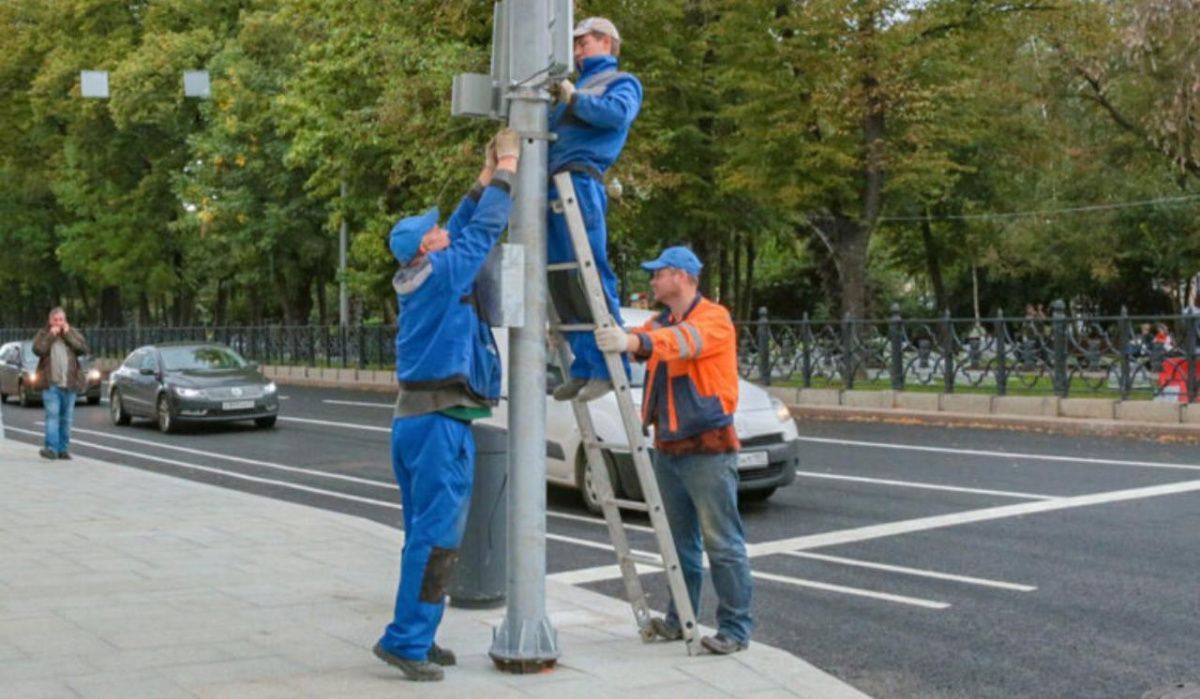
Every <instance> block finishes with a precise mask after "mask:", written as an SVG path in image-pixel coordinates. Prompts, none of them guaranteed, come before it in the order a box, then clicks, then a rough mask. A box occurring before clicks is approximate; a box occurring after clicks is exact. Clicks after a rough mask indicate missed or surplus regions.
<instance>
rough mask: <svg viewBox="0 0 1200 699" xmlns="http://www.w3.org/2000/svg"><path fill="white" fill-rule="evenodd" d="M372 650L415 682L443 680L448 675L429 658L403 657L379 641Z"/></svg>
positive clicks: (377, 656) (376, 655)
mask: <svg viewBox="0 0 1200 699" xmlns="http://www.w3.org/2000/svg"><path fill="white" fill-rule="evenodd" d="M371 650H372V651H373V652H374V653H375V657H376V658H379V659H380V660H382V661H383V662H385V663H387V664H388V665H391V666H392V667H394V668H399V670H400V672H403V673H404V676H405V677H407V678H408V679H409V680H412V681H413V682H441V681H442V679H443V678H445V676H446V673H444V672H442V668H440V667H438V666H437V665H434V664H433V663H431V662H429V661H428V660H409V659H408V658H401V657H400V656H398V655H396V654H395V653H390V652H388V651H387V649H385V648H384V647H383V646H381V645H379V644H378V643H376V644H375V647H374V648H372V649H371Z"/></svg>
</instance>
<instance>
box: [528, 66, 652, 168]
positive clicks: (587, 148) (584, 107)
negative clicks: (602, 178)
mask: <svg viewBox="0 0 1200 699" xmlns="http://www.w3.org/2000/svg"><path fill="white" fill-rule="evenodd" d="M616 70H617V59H616V58H614V57H612V56H595V57H593V58H587V59H584V61H583V67H582V71H581V72H580V74H579V80H578V82H577V83H576V88H577V92H576V93H575V99H574V100H572V102H571V104H569V105H568V104H560V105H558V106H557V107H555V108H554V110H553V111H552V112H551V113H550V130H551V131H553V132H554V133H556V134H558V140H556V141H552V142H551V143H550V173H551V174H554V173H556V172H560V171H562V169H563V168H564V166H566V165H568V164H576V165H586V166H588V167H592V168H595V169H596V170H598V171H599V172H600V173H601V174H603V173H605V172H607V171H608V169H609V168H610V167H612V165H613V163H614V162H616V160H617V156H619V155H621V149H622V148H624V147H625V140H626V139H627V138H628V137H629V127H630V126H632V125H633V120H634V119H636V118H637V115H638V112H639V111H641V108H642V84H641V83H640V82H638V79H637V78H635V77H633V76H632V75H630V74H629V73H621V74H620V75H619V76H618V77H617V78H616V80H613V81H612V82H611V83H609V84H608V85H607V86H606V87H604V88H603V90H602V92H603V94H589V90H588V84H589V82H594V81H596V80H597V79H603V78H604V76H605V75H606V74H609V73H612V72H614V71H616Z"/></svg>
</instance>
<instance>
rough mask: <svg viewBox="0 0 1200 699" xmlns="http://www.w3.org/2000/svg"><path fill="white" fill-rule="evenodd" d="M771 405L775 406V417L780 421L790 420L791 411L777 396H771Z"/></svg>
mask: <svg viewBox="0 0 1200 699" xmlns="http://www.w3.org/2000/svg"><path fill="white" fill-rule="evenodd" d="M771 405H772V407H774V408H775V417H777V418H779V421H780V422H791V421H792V411H791V410H789V409H788V407H787V405H785V404H784V402H783V401H781V400H779V399H778V398H772V399H771Z"/></svg>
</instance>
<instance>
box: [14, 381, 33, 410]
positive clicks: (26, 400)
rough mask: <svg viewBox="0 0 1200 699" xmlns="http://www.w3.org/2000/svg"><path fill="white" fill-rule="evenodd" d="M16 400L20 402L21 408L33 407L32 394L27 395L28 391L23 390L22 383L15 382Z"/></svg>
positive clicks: (23, 385)
mask: <svg viewBox="0 0 1200 699" xmlns="http://www.w3.org/2000/svg"><path fill="white" fill-rule="evenodd" d="M17 402H18V403H20V404H21V407H22V408H32V407H33V396H31V395H29V391H27V390H25V384H24V383H19V384H17Z"/></svg>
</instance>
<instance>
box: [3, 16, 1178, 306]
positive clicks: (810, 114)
mask: <svg viewBox="0 0 1200 699" xmlns="http://www.w3.org/2000/svg"><path fill="white" fill-rule="evenodd" d="M491 9H492V8H491V3H487V2H468V1H467V0H454V1H452V2H442V1H435V0H383V1H381V2H376V3H362V2H355V1H354V0H156V1H155V2H147V1H145V0H135V1H130V0H124V1H122V2H115V1H114V0H7V1H6V2H4V3H0V28H2V29H3V34H0V93H2V94H3V95H4V96H5V99H4V100H2V101H0V126H2V127H3V129H4V133H5V134H6V138H5V139H3V140H0V246H2V247H3V249H4V250H5V252H6V257H7V259H8V261H9V264H7V265H3V266H0V289H3V292H2V294H0V323H4V324H16V323H22V324H30V323H34V322H38V321H39V320H40V318H41V315H42V309H43V308H45V307H48V306H50V305H53V304H56V303H66V304H68V306H69V307H70V309H71V311H72V313H73V314H74V315H75V316H76V317H77V319H78V320H79V321H80V322H93V323H107V324H123V323H130V322H135V323H152V322H165V323H179V324H191V323H215V324H221V323H231V322H279V323H289V324H305V323H322V322H329V321H331V320H332V319H333V317H334V314H335V312H336V288H337V285H338V283H339V282H340V281H342V280H341V279H339V277H338V271H337V257H338V255H337V241H338V234H339V230H340V229H341V227H342V226H343V225H344V226H346V228H347V229H348V230H349V233H350V241H351V247H350V264H349V270H348V273H347V276H346V279H345V281H346V282H347V283H348V284H349V287H350V290H351V295H352V298H353V300H354V303H353V310H354V316H355V319H357V320H363V321H390V320H392V319H393V318H394V314H395V308H394V299H393V298H392V294H391V292H390V285H389V280H390V277H391V273H392V271H393V270H392V262H391V260H390V257H389V255H388V253H387V250H386V247H385V245H384V238H385V236H386V233H387V230H388V228H389V227H390V224H391V223H392V222H393V221H394V220H395V219H396V217H398V216H400V215H403V214H407V213H412V212H416V211H418V210H421V209H424V208H425V207H427V206H429V205H431V204H435V203H436V204H439V205H441V206H442V207H443V209H445V208H448V207H450V206H453V204H454V202H455V200H456V199H457V198H458V196H460V195H461V193H462V191H463V190H465V189H466V188H467V187H468V186H469V184H470V180H471V178H472V177H473V175H474V172H475V164H476V163H477V161H478V159H479V158H480V156H481V145H482V143H483V142H484V141H485V140H486V135H487V133H488V131H489V129H491V128H493V127H494V124H489V123H485V122H473V121H456V120H453V119H452V118H451V117H450V115H449V101H450V83H451V79H452V77H453V76H454V75H455V74H456V73H459V72H464V71H474V72H480V71H485V70H486V67H487V64H488V56H489V43H490V40H491V27H490V23H491ZM576 14H577V16H578V17H583V16H588V15H592V14H599V15H604V16H608V17H611V18H612V19H613V20H614V21H615V22H616V23H617V25H618V26H619V27H620V28H621V30H622V33H623V35H624V42H623V47H622V48H623V50H622V57H621V58H622V62H623V65H624V67H625V69H627V70H630V71H632V72H634V73H636V74H637V75H638V76H639V78H640V79H641V80H642V82H643V84H644V85H645V88H646V101H645V105H644V107H643V111H642V114H641V116H640V117H639V119H638V121H637V122H636V124H635V125H634V128H633V131H632V134H631V138H630V141H629V145H628V147H627V148H626V152H625V153H624V155H623V156H622V158H621V160H620V161H619V162H618V164H617V167H616V168H615V169H614V171H613V172H612V173H611V175H610V178H611V179H613V180H616V181H619V183H620V184H621V187H622V189H623V192H624V194H623V195H622V196H621V197H619V198H616V199H614V200H613V202H612V209H611V211H610V231H611V236H610V245H611V246H612V250H611V254H610V257H611V258H612V259H613V260H614V262H615V263H616V266H617V268H618V273H619V275H620V276H621V278H622V282H623V285H624V290H625V292H626V293H629V292H633V291H644V290H646V285H645V281H644V276H642V275H641V274H640V273H639V272H638V268H637V262H638V261H639V260H641V259H644V258H645V257H646V256H649V255H652V254H654V253H655V252H656V251H657V250H658V249H659V248H661V247H663V246H666V245H672V244H680V243H683V244H689V245H692V246H693V247H694V248H695V249H696V250H697V252H698V253H699V254H700V255H701V257H702V258H703V259H704V260H705V262H706V270H705V271H706V274H705V275H704V283H705V288H706V291H707V292H708V293H709V294H711V295H714V296H717V297H719V298H720V299H721V300H722V301H724V302H726V303H727V304H728V305H730V307H731V308H733V309H734V311H735V314H736V315H737V316H738V317H741V318H746V317H750V316H752V315H753V314H754V313H755V312H756V308H757V306H759V305H767V306H769V308H770V311H771V313H772V314H773V315H776V316H788V315H798V314H800V313H802V312H809V313H812V314H817V315H833V314H840V313H845V312H849V313H853V314H878V313H882V312H884V311H885V310H886V308H887V307H888V306H890V305H891V304H892V303H893V302H899V303H901V305H902V306H903V307H904V309H905V311H906V312H909V313H920V312H938V311H940V309H942V308H950V309H951V310H952V311H954V312H955V313H972V312H976V311H978V312H980V313H993V312H995V311H997V310H999V309H1001V308H1003V309H1005V310H1008V311H1010V312H1014V311H1019V310H1020V309H1021V308H1022V307H1024V306H1025V305H1026V304H1031V303H1040V304H1045V303H1048V302H1049V301H1050V300H1051V299H1052V298H1055V297H1062V298H1067V299H1070V300H1072V301H1074V302H1075V303H1077V304H1081V305H1083V306H1085V307H1092V308H1097V309H1102V310H1106V311H1116V310H1117V308H1118V307H1120V306H1122V305H1124V306H1128V307H1129V308H1130V310H1131V311H1145V312H1149V311H1163V310H1172V309H1179V308H1181V307H1182V306H1183V305H1185V304H1186V303H1188V301H1189V293H1190V292H1191V291H1192V287H1193V284H1192V282H1190V281H1189V280H1190V279H1193V278H1194V276H1195V274H1196V272H1197V271H1200V242H1198V241H1200V230H1198V229H1200V217H1198V215H1197V212H1198V211H1200V205H1198V204H1197V202H1196V200H1195V198H1194V197H1195V196H1196V194H1197V184H1198V180H1200V138H1197V135H1198V134H1197V129H1198V128H1200V126H1198V120H1197V110H1198V109H1200V42H1198V41H1197V39H1196V37H1197V33H1196V31H1195V27H1197V26H1200V2H1196V0H1112V1H1109V0H922V1H917V0H578V2H577V7H576ZM86 69H98V70H107V71H109V73H110V76H111V89H112V96H111V98H110V99H107V100H93V99H84V98H82V97H81V96H80V85H79V81H80V77H79V73H80V70H86ZM191 69H205V70H208V71H209V73H210V75H211V77H212V98H211V99H208V100H203V101H198V100H194V99H190V98H186V97H185V96H184V94H183V87H182V82H181V79H180V74H181V73H182V71H184V70H191ZM1150 200H1153V201H1157V203H1154V204H1139V205H1136V206H1127V205H1125V203H1128V202H1141V201H1150ZM1080 208H1086V209H1087V210H1083V211H1079V210H1077V209H1080ZM1031 212H1042V213H1037V214H1034V213H1031Z"/></svg>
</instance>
